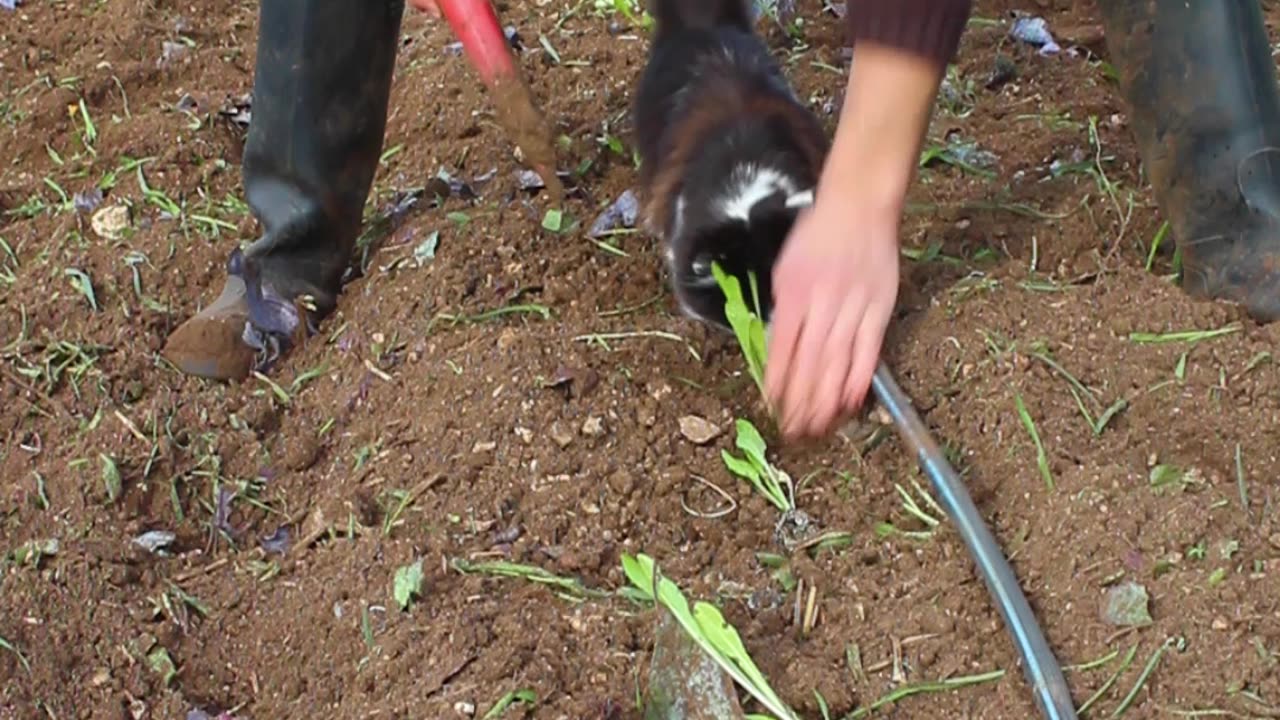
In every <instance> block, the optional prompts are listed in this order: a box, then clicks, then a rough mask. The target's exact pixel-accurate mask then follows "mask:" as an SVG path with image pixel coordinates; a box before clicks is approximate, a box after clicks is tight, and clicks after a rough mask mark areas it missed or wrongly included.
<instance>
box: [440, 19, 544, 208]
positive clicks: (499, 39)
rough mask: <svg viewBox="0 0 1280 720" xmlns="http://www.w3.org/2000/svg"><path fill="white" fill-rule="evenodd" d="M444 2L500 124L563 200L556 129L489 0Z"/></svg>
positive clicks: (451, 27) (527, 159)
mask: <svg viewBox="0 0 1280 720" xmlns="http://www.w3.org/2000/svg"><path fill="white" fill-rule="evenodd" d="M439 6H440V10H441V12H442V13H443V14H444V18H445V21H446V22H448V23H449V27H450V29H452V30H453V34H454V35H455V36H457V38H458V40H459V41H460V42H461V43H462V48H463V51H464V52H465V53H466V55H467V59H468V60H469V61H470V62H471V66H472V67H473V68H475V71H476V74H477V75H479V76H480V82H481V83H483V84H484V86H485V87H486V88H488V90H489V94H490V96H491V97H492V99H493V104H494V108H495V110H496V112H497V116H498V122H499V123H500V124H501V125H502V127H503V129H504V130H506V132H507V134H508V135H509V136H510V138H511V140H512V142H514V143H515V144H516V146H517V147H519V148H520V150H521V151H522V152H523V153H524V157H525V160H526V161H527V162H528V163H529V165H530V166H531V167H532V168H533V169H534V170H535V171H536V172H537V173H538V175H540V176H541V177H542V181H543V183H545V184H546V186H547V189H548V190H549V191H551V192H552V193H553V195H554V196H555V197H556V199H557V200H559V199H560V198H561V196H562V195H563V186H562V185H561V183H560V179H559V177H557V175H556V151H555V143H554V142H553V137H552V133H551V127H550V125H548V123H547V121H546V118H545V117H544V116H543V114H542V111H541V110H540V109H539V108H538V105H537V103H536V102H534V98H533V92H532V91H531V90H530V89H529V86H528V84H526V83H525V81H524V79H523V77H521V75H520V72H519V70H518V68H517V67H516V63H515V58H514V57H513V55H512V52H511V46H510V43H509V42H508V41H507V36H506V34H505V33H504V32H503V31H502V26H501V24H500V23H499V22H498V15H497V13H496V12H495V11H494V9H493V6H492V5H491V4H490V0H439Z"/></svg>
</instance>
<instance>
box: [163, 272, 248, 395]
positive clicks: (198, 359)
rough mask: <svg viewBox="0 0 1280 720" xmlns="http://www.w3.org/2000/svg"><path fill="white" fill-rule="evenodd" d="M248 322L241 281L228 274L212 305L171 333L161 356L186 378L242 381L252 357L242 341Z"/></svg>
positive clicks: (246, 304)
mask: <svg viewBox="0 0 1280 720" xmlns="http://www.w3.org/2000/svg"><path fill="white" fill-rule="evenodd" d="M248 320H249V303H248V299H247V296H246V290H245V283H244V280H243V279H241V278H239V277H236V276H234V275H232V276H230V277H228V278H227V284H226V286H225V287H223V289H222V294H221V295H219V296H218V299H217V300H215V301H214V302H213V304H212V305H210V306H208V307H206V308H205V309H204V310H201V311H200V312H199V313H197V314H196V315H195V316H194V317H192V318H191V319H190V320H187V321H186V322H185V323H183V324H182V325H179V326H178V328H177V329H176V330H174V331H173V334H171V335H170V336H169V339H168V340H167V341H166V342H165V346H164V350H163V351H162V354H163V355H164V357H165V359H166V360H168V361H169V362H171V363H173V364H174V365H175V366H176V367H177V368H178V369H179V370H181V371H182V372H184V373H186V374H188V375H194V376H196V377H202V378H208V379H211V380H242V379H244V378H245V377H248V375H249V373H250V371H251V370H252V369H253V364H254V358H255V356H256V351H255V350H254V349H253V348H252V347H250V346H249V345H247V344H246V343H245V341H244V334H245V326H246V324H247V323H248Z"/></svg>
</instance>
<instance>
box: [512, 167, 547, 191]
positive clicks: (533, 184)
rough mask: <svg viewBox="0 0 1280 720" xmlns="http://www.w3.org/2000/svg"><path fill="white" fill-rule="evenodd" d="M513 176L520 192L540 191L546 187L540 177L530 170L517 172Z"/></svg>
mask: <svg viewBox="0 0 1280 720" xmlns="http://www.w3.org/2000/svg"><path fill="white" fill-rule="evenodd" d="M514 174H515V176H516V184H517V185H519V186H520V189H521V190H541V189H542V188H544V187H546V186H547V184H546V183H545V182H543V181H542V176H541V175H539V174H538V173H536V172H534V171H532V170H517V171H516V172H515V173H514Z"/></svg>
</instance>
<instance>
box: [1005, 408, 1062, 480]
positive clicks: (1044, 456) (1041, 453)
mask: <svg viewBox="0 0 1280 720" xmlns="http://www.w3.org/2000/svg"><path fill="white" fill-rule="evenodd" d="M1013 402H1014V404H1015V405H1016V406H1017V408H1018V417H1019V418H1020V419H1021V420H1022V426H1023V427H1025V428H1026V429H1027V434H1028V435H1030V436H1031V442H1033V443H1035V446H1036V466H1037V467H1038V468H1039V469H1040V477H1042V478H1044V484H1045V486H1046V487H1048V488H1049V489H1050V490H1052V489H1053V473H1052V471H1050V469H1049V454H1048V453H1046V452H1045V449H1044V443H1043V442H1041V440H1040V431H1039V430H1037V429H1036V423H1035V421H1034V420H1032V419H1031V412H1030V411H1028V410H1027V405H1026V403H1024V402H1022V395H1021V394H1015V395H1014V396H1013Z"/></svg>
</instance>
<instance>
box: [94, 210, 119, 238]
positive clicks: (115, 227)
mask: <svg viewBox="0 0 1280 720" xmlns="http://www.w3.org/2000/svg"><path fill="white" fill-rule="evenodd" d="M89 224H90V225H91V226H92V227H93V231H94V232H95V233H97V234H98V237H101V238H102V239H104V240H119V239H120V238H121V236H123V234H124V231H125V228H127V227H129V208H127V207H125V206H124V205H111V206H108V207H104V208H102V209H101V210H99V211H98V212H96V213H94V214H93V219H92V220H90V221H89Z"/></svg>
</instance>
